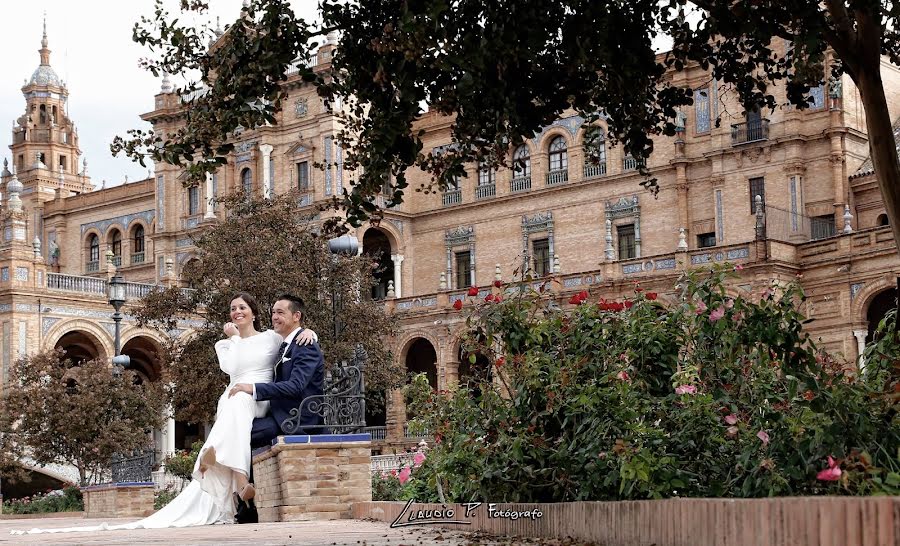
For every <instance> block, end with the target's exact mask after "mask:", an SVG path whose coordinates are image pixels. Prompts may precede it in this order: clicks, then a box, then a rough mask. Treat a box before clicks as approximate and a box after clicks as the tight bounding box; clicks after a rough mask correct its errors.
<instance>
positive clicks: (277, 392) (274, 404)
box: [256, 330, 325, 433]
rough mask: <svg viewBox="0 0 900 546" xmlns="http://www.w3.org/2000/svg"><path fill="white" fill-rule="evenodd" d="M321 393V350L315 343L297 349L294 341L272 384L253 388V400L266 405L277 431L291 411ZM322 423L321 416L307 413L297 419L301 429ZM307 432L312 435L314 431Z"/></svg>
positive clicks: (277, 366)
mask: <svg viewBox="0 0 900 546" xmlns="http://www.w3.org/2000/svg"><path fill="white" fill-rule="evenodd" d="M301 331H302V330H301ZM298 334H299V332H298ZM295 338H296V336H295ZM324 392H325V357H324V356H323V355H322V349H321V348H319V344H318V343H310V344H309V345H303V346H300V345H297V344H296V343H294V340H293V339H292V340H291V343H290V344H289V345H288V348H287V351H286V352H285V354H284V357H283V358H282V359H281V362H279V363H278V364H276V365H275V380H274V381H273V382H272V383H257V384H256V399H257V400H268V401H269V403H270V409H269V411H270V412H271V414H272V417H274V418H275V420H276V421H277V422H278V425H279V427H281V425H282V423H284V421H285V419H287V418H289V417H290V416H291V410H292V409H294V408H297V407H299V406H300V403H301V402H302V401H303V399H304V398H306V397H307V396H315V395H321V394H324ZM323 423H324V419H323V418H322V417H321V416H318V415H313V414H312V413H310V412H309V411H308V410H306V409H304V411H303V412H302V413H301V415H300V427H301V428H303V427H307V426H310V425H321V424H323ZM281 428H282V429H283V428H284V427H281ZM308 432H311V433H315V431H308Z"/></svg>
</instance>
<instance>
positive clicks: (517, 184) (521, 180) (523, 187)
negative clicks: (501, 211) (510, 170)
mask: <svg viewBox="0 0 900 546" xmlns="http://www.w3.org/2000/svg"><path fill="white" fill-rule="evenodd" d="M530 189H531V177H530V176H520V177H518V178H513V179H512V180H510V181H509V192H510V193H518V192H522V191H528V190H530Z"/></svg>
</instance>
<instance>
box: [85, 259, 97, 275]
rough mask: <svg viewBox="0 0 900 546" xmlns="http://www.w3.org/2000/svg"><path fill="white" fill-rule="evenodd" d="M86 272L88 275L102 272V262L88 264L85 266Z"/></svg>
mask: <svg viewBox="0 0 900 546" xmlns="http://www.w3.org/2000/svg"><path fill="white" fill-rule="evenodd" d="M84 270H85V271H86V272H88V273H96V272H98V271H100V262H99V261H93V262H88V263H86V264H84Z"/></svg>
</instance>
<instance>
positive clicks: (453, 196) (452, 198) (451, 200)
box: [443, 190, 462, 207]
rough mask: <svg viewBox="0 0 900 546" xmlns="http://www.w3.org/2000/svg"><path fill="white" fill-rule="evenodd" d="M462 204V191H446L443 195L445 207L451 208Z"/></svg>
mask: <svg viewBox="0 0 900 546" xmlns="http://www.w3.org/2000/svg"><path fill="white" fill-rule="evenodd" d="M460 203H462V190H451V191H445V192H444V195H443V205H444V206H445V207H450V206H452V205H458V204H460Z"/></svg>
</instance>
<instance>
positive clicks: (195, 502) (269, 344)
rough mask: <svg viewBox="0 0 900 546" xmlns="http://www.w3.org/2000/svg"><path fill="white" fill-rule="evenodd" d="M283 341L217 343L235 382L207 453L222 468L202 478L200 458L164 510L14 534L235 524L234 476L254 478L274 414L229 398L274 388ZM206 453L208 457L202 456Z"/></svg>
mask: <svg viewBox="0 0 900 546" xmlns="http://www.w3.org/2000/svg"><path fill="white" fill-rule="evenodd" d="M281 342H282V338H281V336H280V335H278V334H277V333H275V332H274V331H273V330H266V331H264V332H260V333H259V334H256V335H254V336H250V337H247V338H241V337H239V336H232V337H231V339H223V340H221V341H218V342H217V343H216V355H217V356H218V358H219V367H220V368H221V369H222V371H223V372H225V373H227V374H228V375H229V377H230V381H229V383H228V387H226V388H225V392H223V393H222V396H220V397H219V404H218V407H217V409H216V422H215V423H214V424H213V427H212V429H211V430H210V432H209V437H207V439H206V442H204V444H203V450H206V449H207V448H209V447H215V448H216V464H215V465H214V466H213V467H212V468H210V469H208V470H207V471H206V472H205V473H204V475H202V476H201V475H200V471H199V465H200V463H199V457H198V461H197V463H196V464H194V474H193V480H191V483H190V484H189V485H188V486H187V487H185V488H184V490H183V491H182V492H181V493H180V494H179V495H178V496H177V497H175V498H174V499H172V501H171V502H170V503H169V504H167V505H166V506H165V507H164V508H162V509H161V510H159V511H158V512H156V513H155V514H153V515H151V516H148V517H146V518H144V519H142V520H140V521H135V522H132V523H126V524H123V525H107V524H105V523H103V524H100V525H92V526H83V527H64V528H60V529H31V530H28V531H19V530H13V531H11V533H12V534H17V535H21V534H37V533H67V532H75V531H104V530H110V531H113V530H119V529H162V528H165V527H189V526H193V525H212V524H215V523H234V512H235V506H234V493H235V484H234V475H233V471H234V470H237V471H238V472H243V473H244V474H247V475H249V473H250V429H251V427H252V426H253V418H254V417H262V416H264V415H265V414H266V411H268V406H269V403H268V402H256V401H255V400H253V397H252V396H251V395H249V394H246V393H239V394H237V395H235V396H232V397H230V398H229V397H228V391H229V390H231V387H233V386H234V385H235V384H236V383H269V382H271V381H272V374H273V369H274V367H273V364H274V361H275V353H277V352H278V348H279V347H280V346H281ZM201 453H203V451H202V450H201Z"/></svg>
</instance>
